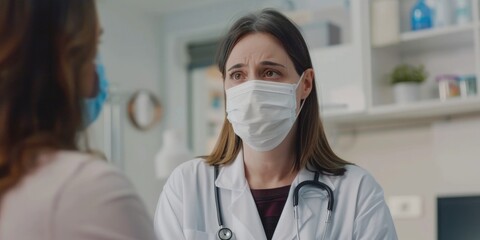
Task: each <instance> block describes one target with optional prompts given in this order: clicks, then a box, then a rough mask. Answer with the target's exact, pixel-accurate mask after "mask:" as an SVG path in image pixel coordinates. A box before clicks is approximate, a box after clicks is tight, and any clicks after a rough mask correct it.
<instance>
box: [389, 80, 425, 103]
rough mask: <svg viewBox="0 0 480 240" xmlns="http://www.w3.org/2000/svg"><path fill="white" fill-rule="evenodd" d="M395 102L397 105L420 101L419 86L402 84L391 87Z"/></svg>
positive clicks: (407, 83)
mask: <svg viewBox="0 0 480 240" xmlns="http://www.w3.org/2000/svg"><path fill="white" fill-rule="evenodd" d="M393 94H394V97H395V102H396V103H398V104H405V103H412V102H417V101H418V100H420V84H418V83H410V82H403V83H397V84H395V85H393Z"/></svg>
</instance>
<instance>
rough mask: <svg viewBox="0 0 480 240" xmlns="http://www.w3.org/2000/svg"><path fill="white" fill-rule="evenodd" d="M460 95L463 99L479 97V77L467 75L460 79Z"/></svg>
mask: <svg viewBox="0 0 480 240" xmlns="http://www.w3.org/2000/svg"><path fill="white" fill-rule="evenodd" d="M458 85H459V87H460V94H461V96H462V97H470V96H475V95H477V77H476V76H475V75H465V76H460V77H459V78H458Z"/></svg>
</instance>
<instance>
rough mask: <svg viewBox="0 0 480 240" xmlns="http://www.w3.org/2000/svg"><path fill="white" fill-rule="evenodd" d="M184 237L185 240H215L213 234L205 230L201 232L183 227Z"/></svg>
mask: <svg viewBox="0 0 480 240" xmlns="http://www.w3.org/2000/svg"><path fill="white" fill-rule="evenodd" d="M184 233H185V239H186V240H215V239H216V238H215V235H214V234H210V233H207V232H202V231H198V230H193V229H192V230H190V229H185V230H184Z"/></svg>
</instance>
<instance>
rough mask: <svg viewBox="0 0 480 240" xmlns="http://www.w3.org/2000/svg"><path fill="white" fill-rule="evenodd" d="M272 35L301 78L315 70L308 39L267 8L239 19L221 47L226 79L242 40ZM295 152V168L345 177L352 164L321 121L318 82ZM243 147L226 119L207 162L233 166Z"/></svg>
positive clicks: (299, 129) (300, 126) (300, 125)
mask: <svg viewBox="0 0 480 240" xmlns="http://www.w3.org/2000/svg"><path fill="white" fill-rule="evenodd" d="M257 32H260V33H268V34H270V35H272V36H274V37H275V38H277V39H278V40H279V41H280V42H281V43H282V44H283V47H284V49H285V51H286V52H287V54H288V55H289V57H290V59H291V60H292V62H293V64H294V65H295V69H296V71H297V73H298V75H301V74H302V73H303V72H304V71H305V70H307V69H309V68H313V67H312V61H311V59H310V54H309V52H308V48H307V45H306V43H305V40H304V39H303V37H302V34H301V33H300V31H299V30H298V28H297V27H296V26H295V24H293V23H292V22H291V21H290V20H289V19H288V18H287V17H285V16H284V15H282V14H281V13H279V12H277V11H275V10H271V9H265V10H263V11H261V12H259V13H256V14H249V15H247V16H245V17H242V18H240V19H239V20H237V21H236V22H235V23H234V24H233V26H232V27H231V28H230V30H229V32H228V33H227V35H226V37H225V38H224V40H223V41H222V43H221V44H220V48H219V51H218V53H217V64H218V67H219V69H220V72H221V73H222V75H223V77H224V78H225V65H226V62H227V60H228V57H229V56H230V53H231V52H232V50H233V48H234V47H235V45H236V44H237V43H238V41H240V39H241V38H242V37H244V36H246V35H248V34H252V33H257ZM297 122H298V124H297V135H296V141H295V152H296V154H297V158H296V159H297V161H296V162H295V163H294V168H295V169H296V170H299V169H301V168H305V167H308V168H313V169H312V170H316V171H321V172H323V173H327V174H332V175H343V174H344V173H345V171H346V170H345V165H347V164H350V163H349V162H347V161H345V160H343V159H341V158H340V157H338V156H337V155H336V154H335V153H334V152H333V151H332V149H331V147H330V145H329V143H328V141H327V138H326V136H325V132H324V129H323V124H322V122H321V119H320V113H319V105H318V98H317V91H316V86H315V79H314V80H313V86H312V91H311V93H310V95H309V96H308V98H307V99H306V100H305V103H304V106H303V109H302V111H301V113H300V115H299V117H298V119H297ZM241 148H242V140H241V139H240V137H238V136H237V135H236V134H235V133H234V131H233V128H232V125H231V124H230V122H229V121H228V120H227V119H226V118H225V120H224V124H223V128H222V131H221V133H220V138H219V139H218V142H217V144H216V146H215V148H214V150H213V152H212V153H211V155H209V156H206V157H205V158H206V162H207V163H208V164H211V165H218V164H230V163H231V162H233V161H234V160H235V158H236V157H237V155H238V153H239V152H240V150H241Z"/></svg>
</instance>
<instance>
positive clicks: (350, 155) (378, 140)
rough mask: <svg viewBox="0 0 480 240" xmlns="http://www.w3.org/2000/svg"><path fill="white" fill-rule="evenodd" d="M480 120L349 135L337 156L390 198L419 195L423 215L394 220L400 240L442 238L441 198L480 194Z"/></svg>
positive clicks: (340, 140) (479, 117)
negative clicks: (367, 174)
mask: <svg viewBox="0 0 480 240" xmlns="http://www.w3.org/2000/svg"><path fill="white" fill-rule="evenodd" d="M479 137H480V115H477V116H470V117H462V118H458V119H450V120H441V121H437V122H434V123H433V124H425V125H417V126H407V127H402V128H397V129H383V130H378V131H370V132H359V133H350V134H344V135H342V136H339V138H338V139H337V141H335V143H334V145H335V146H334V148H335V151H336V152H337V153H339V155H340V156H341V157H343V158H345V159H346V160H348V161H352V162H354V163H356V164H358V165H360V166H361V167H364V168H366V169H367V170H368V171H370V172H371V173H372V174H373V175H374V177H375V178H376V179H377V181H378V182H379V183H380V184H381V185H382V187H383V188H384V190H385V195H386V197H387V198H388V197H390V196H398V195H418V196H421V197H422V199H423V214H422V216H421V217H420V218H418V219H403V220H402V219H395V225H396V228H397V232H398V234H399V239H405V240H434V239H437V237H436V233H437V228H436V224H437V215H436V208H437V205H436V198H437V197H438V196H449V195H462V194H467V195H480V174H478V169H479V168H480V148H479V145H478V143H479Z"/></svg>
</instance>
